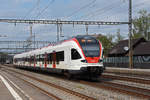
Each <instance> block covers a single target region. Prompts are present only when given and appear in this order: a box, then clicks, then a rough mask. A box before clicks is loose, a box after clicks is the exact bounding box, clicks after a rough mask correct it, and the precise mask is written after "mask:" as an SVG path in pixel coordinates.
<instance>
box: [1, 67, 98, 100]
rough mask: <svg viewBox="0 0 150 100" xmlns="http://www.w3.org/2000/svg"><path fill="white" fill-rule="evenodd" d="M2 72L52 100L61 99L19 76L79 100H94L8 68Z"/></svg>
mask: <svg viewBox="0 0 150 100" xmlns="http://www.w3.org/2000/svg"><path fill="white" fill-rule="evenodd" d="M3 71H5V72H7V73H9V74H11V75H13V76H15V77H17V78H19V79H21V80H23V81H24V82H26V83H28V84H30V85H32V86H33V87H35V88H38V89H39V90H41V91H42V92H44V93H45V94H47V95H48V96H50V97H52V98H53V99H54V100H62V99H61V98H59V97H57V96H55V95H54V94H52V93H49V92H47V91H46V90H44V89H42V88H40V87H38V86H36V85H35V84H33V83H31V82H29V81H28V80H25V79H23V78H21V77H20V76H22V75H23V76H25V77H27V78H30V79H32V80H34V81H37V82H39V83H42V84H45V85H47V86H50V87H54V88H56V89H59V90H61V91H63V92H66V93H68V94H70V95H72V96H76V97H78V98H80V99H81V100H96V99H95V98H92V97H89V96H86V95H84V94H81V93H78V92H75V91H72V90H69V89H67V88H64V87H61V86H58V85H55V84H52V83H50V82H47V81H44V80H41V79H38V78H35V77H33V76H30V75H27V74H24V73H20V72H18V71H15V70H12V69H9V68H5V69H3ZM16 74H19V76H18V75H16Z"/></svg>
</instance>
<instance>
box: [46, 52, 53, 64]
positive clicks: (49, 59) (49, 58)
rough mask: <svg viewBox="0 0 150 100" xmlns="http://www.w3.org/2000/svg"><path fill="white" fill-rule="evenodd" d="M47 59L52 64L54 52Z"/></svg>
mask: <svg viewBox="0 0 150 100" xmlns="http://www.w3.org/2000/svg"><path fill="white" fill-rule="evenodd" d="M47 61H48V64H52V53H49V54H48V55H47Z"/></svg>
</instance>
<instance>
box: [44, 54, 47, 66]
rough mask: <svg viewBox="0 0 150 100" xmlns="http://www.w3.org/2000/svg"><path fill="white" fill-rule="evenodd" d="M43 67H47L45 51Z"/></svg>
mask: <svg viewBox="0 0 150 100" xmlns="http://www.w3.org/2000/svg"><path fill="white" fill-rule="evenodd" d="M44 67H45V68H46V67H47V53H45V59H44Z"/></svg>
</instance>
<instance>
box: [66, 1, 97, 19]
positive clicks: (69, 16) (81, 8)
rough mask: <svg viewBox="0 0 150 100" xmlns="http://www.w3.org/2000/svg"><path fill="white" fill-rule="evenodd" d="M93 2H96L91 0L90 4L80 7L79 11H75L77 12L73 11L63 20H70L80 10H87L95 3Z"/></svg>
mask: <svg viewBox="0 0 150 100" xmlns="http://www.w3.org/2000/svg"><path fill="white" fill-rule="evenodd" d="M95 2H96V0H92V1H91V2H90V3H88V4H86V5H84V6H82V7H80V8H79V9H77V10H76V11H74V12H72V13H71V14H70V15H68V16H65V17H64V18H71V17H72V16H73V15H75V14H77V13H78V12H80V11H81V10H83V9H85V8H87V7H89V6H90V5H92V4H93V3H95Z"/></svg>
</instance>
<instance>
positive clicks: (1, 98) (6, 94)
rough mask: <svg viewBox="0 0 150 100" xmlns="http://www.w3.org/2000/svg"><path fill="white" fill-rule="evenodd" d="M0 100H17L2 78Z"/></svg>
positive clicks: (0, 80) (0, 81)
mask: <svg viewBox="0 0 150 100" xmlns="http://www.w3.org/2000/svg"><path fill="white" fill-rule="evenodd" d="M0 100H15V99H14V97H13V96H12V95H11V93H10V91H9V90H8V88H7V87H6V86H5V84H4V82H3V81H2V79H1V78H0Z"/></svg>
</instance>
